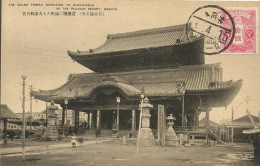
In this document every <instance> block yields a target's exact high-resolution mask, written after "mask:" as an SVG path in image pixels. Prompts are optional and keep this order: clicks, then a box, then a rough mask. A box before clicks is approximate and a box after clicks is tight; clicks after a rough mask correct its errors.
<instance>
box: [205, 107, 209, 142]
mask: <svg viewBox="0 0 260 166" xmlns="http://www.w3.org/2000/svg"><path fill="white" fill-rule="evenodd" d="M206 133H207V134H206V138H207V143H209V108H206Z"/></svg>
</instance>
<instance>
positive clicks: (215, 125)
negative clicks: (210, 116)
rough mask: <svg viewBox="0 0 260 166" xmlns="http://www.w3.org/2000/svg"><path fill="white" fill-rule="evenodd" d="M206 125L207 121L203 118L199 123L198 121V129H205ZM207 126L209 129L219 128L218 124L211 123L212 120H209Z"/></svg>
mask: <svg viewBox="0 0 260 166" xmlns="http://www.w3.org/2000/svg"><path fill="white" fill-rule="evenodd" d="M206 124H207V119H206V118H205V117H204V118H202V119H201V120H200V121H199V127H200V128H205V127H206ZM209 126H210V127H216V128H217V127H219V124H218V123H216V122H214V121H212V120H209Z"/></svg>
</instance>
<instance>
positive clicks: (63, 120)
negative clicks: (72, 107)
mask: <svg viewBox="0 0 260 166" xmlns="http://www.w3.org/2000/svg"><path fill="white" fill-rule="evenodd" d="M61 116H62V117H61V124H62V125H63V126H64V124H65V106H63V107H62V115H61Z"/></svg>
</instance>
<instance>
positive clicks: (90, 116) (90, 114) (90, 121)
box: [89, 112, 93, 129]
mask: <svg viewBox="0 0 260 166" xmlns="http://www.w3.org/2000/svg"><path fill="white" fill-rule="evenodd" d="M92 117H93V115H92V112H90V113H89V129H92V128H93V125H92V122H93V120H92Z"/></svg>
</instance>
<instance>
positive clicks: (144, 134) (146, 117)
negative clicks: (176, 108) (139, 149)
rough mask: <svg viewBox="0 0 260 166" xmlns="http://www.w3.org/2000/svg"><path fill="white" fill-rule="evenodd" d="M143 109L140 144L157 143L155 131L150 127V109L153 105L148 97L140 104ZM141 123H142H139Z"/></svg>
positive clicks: (149, 144)
mask: <svg viewBox="0 0 260 166" xmlns="http://www.w3.org/2000/svg"><path fill="white" fill-rule="evenodd" d="M139 107H140V108H141V111H142V120H141V130H140V145H142V146H153V145H155V139H154V135H153V132H152V130H151V128H150V117H151V114H150V109H151V108H153V105H152V104H150V103H149V100H148V98H147V97H146V98H144V99H143V100H142V101H141V104H140V106H139ZM139 125H140V124H139Z"/></svg>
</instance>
